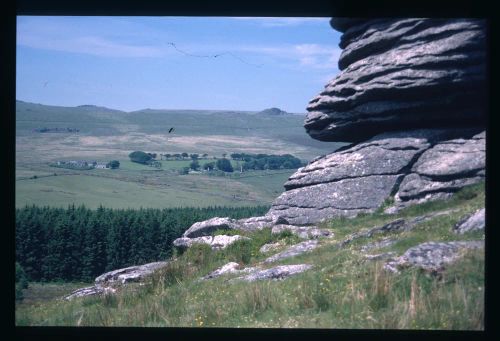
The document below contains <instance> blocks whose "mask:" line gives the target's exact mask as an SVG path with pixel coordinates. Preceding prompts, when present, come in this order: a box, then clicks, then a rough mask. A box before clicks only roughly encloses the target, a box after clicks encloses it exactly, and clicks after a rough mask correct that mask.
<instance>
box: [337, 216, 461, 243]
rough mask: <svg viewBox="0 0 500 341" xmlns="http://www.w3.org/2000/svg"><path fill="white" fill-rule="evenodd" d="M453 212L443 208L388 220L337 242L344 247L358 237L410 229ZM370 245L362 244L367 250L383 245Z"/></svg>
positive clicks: (369, 236)
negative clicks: (410, 216)
mask: <svg viewBox="0 0 500 341" xmlns="http://www.w3.org/2000/svg"><path fill="white" fill-rule="evenodd" d="M453 212H455V211H454V210H444V211H437V212H432V213H429V214H425V215H421V216H417V217H415V218H412V219H402V218H400V219H395V220H393V221H390V222H388V223H386V224H384V225H382V226H375V227H372V228H369V229H367V230H362V231H358V232H355V233H352V234H350V235H348V236H347V237H345V238H344V239H343V240H342V241H341V242H340V243H339V245H340V246H341V247H344V246H346V245H348V244H350V243H352V242H353V241H355V240H357V239H360V238H371V237H373V236H376V235H384V234H387V233H392V232H402V231H410V230H412V229H413V228H414V227H415V226H417V225H418V224H421V223H423V222H426V221H429V220H431V219H434V218H436V217H440V216H444V215H448V214H450V213H453ZM382 242H383V240H382V241H380V243H382ZM371 245H372V244H367V245H365V246H364V248H365V249H366V248H368V249H367V250H369V249H370V248H375V247H383V246H377V245H378V244H377V243H374V244H373V247H371ZM362 249H363V248H362Z"/></svg>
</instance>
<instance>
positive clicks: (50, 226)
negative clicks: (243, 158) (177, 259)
mask: <svg viewBox="0 0 500 341" xmlns="http://www.w3.org/2000/svg"><path fill="white" fill-rule="evenodd" d="M268 209H269V207H267V206H256V207H238V208H233V207H207V208H166V209H150V208H148V209H142V208H141V209H110V208H104V207H99V208H98V209H96V210H92V209H88V208H86V207H85V206H79V207H75V206H74V205H71V206H68V207H67V208H53V207H39V206H25V207H24V208H17V209H16V262H18V263H19V265H20V266H21V267H22V269H23V270H24V272H25V273H26V276H27V277H28V278H29V280H30V281H92V280H93V279H94V278H95V277H97V276H99V275H100V274H102V273H104V272H107V271H111V270H115V269H119V268H123V267H127V266H132V265H138V264H144V263H148V262H153V261H158V260H164V259H167V258H169V257H170V256H171V254H172V252H173V245H172V242H173V241H174V240H175V239H176V238H179V237H180V236H181V235H182V233H184V231H185V230H186V229H188V228H189V227H190V226H191V225H192V224H193V223H195V222H197V221H202V220H206V219H210V218H213V217H217V216H218V217H231V218H234V219H241V218H246V217H251V216H257V215H263V214H265V212H267V210H268Z"/></svg>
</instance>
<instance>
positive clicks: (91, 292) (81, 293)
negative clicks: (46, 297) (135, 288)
mask: <svg viewBox="0 0 500 341" xmlns="http://www.w3.org/2000/svg"><path fill="white" fill-rule="evenodd" d="M114 293H116V289H114V288H111V287H102V286H98V285H93V286H91V287H86V288H81V289H78V290H75V291H73V292H72V293H71V294H69V295H67V296H65V297H64V299H65V300H67V301H71V300H72V299H74V298H78V297H85V296H101V295H110V294H114Z"/></svg>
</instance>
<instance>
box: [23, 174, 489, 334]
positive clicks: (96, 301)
mask: <svg viewBox="0 0 500 341" xmlns="http://www.w3.org/2000/svg"><path fill="white" fill-rule="evenodd" d="M479 207H484V184H479V185H475V186H472V187H469V188H467V189H465V190H462V191H461V192H459V193H458V194H456V195H454V197H453V198H452V199H450V200H447V201H439V202H434V203H427V204H422V205H418V206H414V207H410V208H408V209H406V210H404V211H402V212H401V213H399V214H398V215H397V216H388V215H384V214H382V213H380V212H378V213H374V214H368V215H362V216H359V217H357V218H354V219H349V220H348V219H336V220H333V221H330V222H328V223H325V224H324V226H323V227H326V228H332V229H333V230H334V231H335V237H334V238H333V240H332V239H330V240H323V241H322V246H321V247H319V248H317V249H316V250H314V251H312V252H310V253H307V254H303V255H301V256H298V257H295V258H292V259H287V260H283V261H281V262H278V263H275V264H273V266H274V265H277V264H299V263H309V264H313V265H314V268H313V270H310V271H308V272H305V273H303V274H300V275H297V276H295V277H291V278H289V279H286V280H284V281H261V282H255V283H241V282H240V283H233V284H229V283H227V282H226V279H227V277H226V278H219V279H215V280H211V281H207V282H201V283H200V282H197V281H196V279H197V278H199V277H200V276H203V275H205V274H207V273H208V272H210V271H212V270H214V269H215V268H217V267H218V266H220V265H223V264H225V263H227V262H229V261H237V262H240V263H243V264H246V265H247V266H248V265H253V264H255V263H257V262H259V261H261V260H262V259H264V258H265V256H264V255H261V254H259V252H258V249H259V248H260V246H261V245H263V244H264V243H267V242H271V241H275V240H277V239H280V238H281V239H283V240H284V241H285V243H287V244H292V243H295V242H297V238H296V237H292V236H289V235H282V236H272V235H271V234H270V231H269V230H268V229H265V230H262V231H260V232H258V233H255V234H253V235H252V241H250V242H248V241H242V242H239V243H236V244H233V245H232V246H230V247H228V248H227V249H226V250H224V251H219V252H212V251H211V250H210V249H209V248H208V247H193V248H191V249H189V250H188V251H187V252H185V253H184V254H182V255H180V256H179V257H178V258H177V260H176V261H173V262H172V263H171V264H170V266H169V267H168V268H167V269H166V270H165V271H163V272H162V273H158V274H157V275H156V276H155V277H154V280H153V282H152V283H151V284H150V285H147V286H145V287H142V288H139V289H137V288H131V289H129V290H127V291H124V292H122V293H121V294H119V295H117V296H116V297H104V298H86V299H79V300H74V301H72V302H62V301H53V302H47V303H41V304H39V305H36V306H33V305H29V304H19V305H18V306H17V308H16V324H17V325H91V326H189V327H312V328H315V327H320V328H376V329H379V328H391V329H392V328H406V329H483V328H484V315H483V312H484V294H483V293H484V251H482V250H476V251H471V252H468V253H467V254H466V255H465V256H464V258H462V259H461V260H460V261H457V262H456V263H455V264H453V265H450V266H448V268H447V270H446V271H445V272H444V273H443V274H442V276H441V277H439V278H438V277H434V276H430V275H428V274H426V273H424V272H422V271H419V270H416V269H408V270H404V271H403V272H402V273H401V274H400V275H393V274H388V273H386V272H384V271H383V270H382V263H381V262H373V261H366V260H364V259H363V256H362V254H361V253H360V251H359V248H360V247H361V246H362V245H363V244H366V243H368V242H372V241H373V240H374V239H373V238H372V239H361V240H358V241H356V242H355V243H352V244H350V245H349V247H347V248H343V249H339V248H338V247H336V243H337V242H338V241H340V240H342V239H343V238H344V237H345V236H346V235H348V234H350V233H352V232H355V231H359V230H361V229H363V228H369V227H372V226H377V225H379V224H382V223H384V222H387V221H390V220H393V219H395V218H398V217H414V216H418V215H421V214H423V213H429V212H433V211H438V210H442V209H448V208H453V209H457V210H458V211H457V212H455V213H451V214H449V215H447V216H440V217H436V218H434V219H432V220H431V221H429V222H425V223H422V224H420V225H418V226H417V227H416V228H415V229H414V230H411V231H407V232H402V233H394V234H393V235H391V237H394V238H398V239H399V240H400V242H399V243H397V244H395V245H393V246H390V247H386V248H385V250H387V251H389V250H392V251H396V252H397V253H398V254H401V253H402V252H403V251H404V250H406V249H407V248H408V247H411V246H413V245H417V244H419V243H421V242H423V241H426V240H433V241H445V240H477V239H481V238H482V235H481V234H480V233H468V234H465V235H462V236H457V235H455V234H454V233H453V232H451V228H452V226H453V224H455V223H456V222H457V221H458V220H459V219H460V217H462V216H463V215H464V214H467V213H469V212H472V211H474V210H475V209H477V208H479ZM382 237H384V236H381V237H376V239H380V238H382ZM376 252H378V251H375V252H373V253H376Z"/></svg>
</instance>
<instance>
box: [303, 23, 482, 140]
mask: <svg viewBox="0 0 500 341" xmlns="http://www.w3.org/2000/svg"><path fill="white" fill-rule="evenodd" d="M331 24H332V26H333V27H334V28H335V29H339V30H341V31H343V32H344V34H343V35H342V37H341V42H340V47H341V48H342V49H343V51H342V54H341V56H340V59H339V69H340V70H342V72H340V73H339V75H338V76H337V77H335V78H334V79H333V80H332V81H331V82H330V83H329V84H328V85H326V87H325V89H324V90H323V91H322V92H321V93H320V94H319V95H318V96H317V97H315V98H313V99H312V100H311V101H310V103H309V106H308V107H307V110H308V111H309V113H308V115H307V118H306V120H305V122H304V126H305V128H306V131H307V133H308V134H309V135H310V136H311V137H313V138H315V139H318V140H322V141H351V142H359V141H363V140H365V139H367V138H370V137H372V136H374V135H376V134H379V133H382V132H386V131H390V130H405V129H415V128H437V127H445V128H450V127H464V126H474V125H477V126H484V124H485V105H486V103H487V99H486V94H487V91H486V80H487V77H486V76H487V73H486V22H485V21H484V20H478V19H418V18H417V19H375V20H366V19H340V18H334V19H332V21H331Z"/></svg>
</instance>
